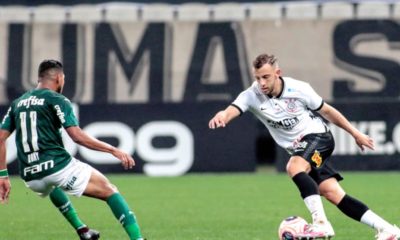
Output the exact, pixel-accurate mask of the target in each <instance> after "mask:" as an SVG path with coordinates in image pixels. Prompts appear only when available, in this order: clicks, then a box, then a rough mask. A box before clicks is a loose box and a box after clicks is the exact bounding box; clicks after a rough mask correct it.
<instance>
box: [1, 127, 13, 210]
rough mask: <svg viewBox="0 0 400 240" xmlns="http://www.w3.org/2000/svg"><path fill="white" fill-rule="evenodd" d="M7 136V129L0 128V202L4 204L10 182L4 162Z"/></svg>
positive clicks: (8, 193) (9, 188)
mask: <svg viewBox="0 0 400 240" xmlns="http://www.w3.org/2000/svg"><path fill="white" fill-rule="evenodd" d="M9 136H10V132H9V131H7V130H4V129H0V171H2V172H3V173H4V174H2V175H1V176H0V203H1V204H5V203H7V202H8V196H9V195H10V190H11V183H10V179H9V177H8V173H7V162H6V141H7V138H8V137H9ZM6 173H7V174H6ZM3 175H7V176H3Z"/></svg>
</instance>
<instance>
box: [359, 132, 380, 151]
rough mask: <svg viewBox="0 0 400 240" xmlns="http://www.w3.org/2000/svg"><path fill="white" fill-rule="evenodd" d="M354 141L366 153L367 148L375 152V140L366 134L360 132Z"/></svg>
mask: <svg viewBox="0 0 400 240" xmlns="http://www.w3.org/2000/svg"><path fill="white" fill-rule="evenodd" d="M354 140H355V141H356V143H357V145H358V147H359V148H360V149H361V150H362V151H364V150H365V147H367V148H369V149H371V150H374V148H375V146H374V140H372V138H371V137H370V136H368V135H366V134H363V133H361V132H358V133H357V134H355V135H354Z"/></svg>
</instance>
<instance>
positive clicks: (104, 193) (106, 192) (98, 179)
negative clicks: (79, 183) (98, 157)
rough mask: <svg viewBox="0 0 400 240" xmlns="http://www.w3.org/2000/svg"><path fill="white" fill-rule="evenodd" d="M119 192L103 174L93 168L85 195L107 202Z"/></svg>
mask: <svg viewBox="0 0 400 240" xmlns="http://www.w3.org/2000/svg"><path fill="white" fill-rule="evenodd" d="M117 191H118V189H117V188H116V187H115V186H114V185H113V184H111V182H110V181H109V180H108V179H107V178H106V177H105V176H104V175H103V174H102V173H101V172H99V171H98V170H96V169H94V168H92V173H91V176H90V179H89V183H88V184H87V186H86V189H85V191H84V192H83V195H85V196H88V197H93V198H98V199H102V200H106V199H107V198H108V197H110V196H111V195H112V194H114V193H116V192H117Z"/></svg>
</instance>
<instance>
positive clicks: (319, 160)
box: [292, 131, 343, 185]
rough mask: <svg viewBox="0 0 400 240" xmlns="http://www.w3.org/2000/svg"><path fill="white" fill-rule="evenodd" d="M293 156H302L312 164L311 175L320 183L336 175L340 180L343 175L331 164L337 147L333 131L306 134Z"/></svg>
mask: <svg viewBox="0 0 400 240" xmlns="http://www.w3.org/2000/svg"><path fill="white" fill-rule="evenodd" d="M298 146H299V147H298V148H295V149H294V153H293V154H292V156H300V157H302V158H304V159H305V160H306V161H307V162H309V163H310V164H311V171H310V173H309V175H310V177H312V178H313V179H314V181H315V182H317V184H318V185H319V184H320V183H321V182H323V181H324V180H326V179H328V178H331V177H334V178H336V179H337V180H338V181H340V180H343V177H342V176H340V174H339V173H338V172H337V171H336V170H335V169H334V168H333V167H332V166H331V165H330V163H329V161H328V160H329V159H330V157H331V155H332V152H333V149H334V148H335V141H334V139H333V136H332V133H331V132H329V131H328V132H325V133H313V134H307V135H306V136H304V137H303V138H302V139H301V141H300V144H298Z"/></svg>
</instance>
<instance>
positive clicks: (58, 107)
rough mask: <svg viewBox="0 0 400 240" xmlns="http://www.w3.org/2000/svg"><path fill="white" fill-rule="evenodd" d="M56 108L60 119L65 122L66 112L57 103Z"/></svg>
mask: <svg viewBox="0 0 400 240" xmlns="http://www.w3.org/2000/svg"><path fill="white" fill-rule="evenodd" d="M54 108H55V109H56V112H57V116H58V118H59V119H60V122H61V123H65V114H64V113H63V111H61V108H60V106H59V105H55V106H54Z"/></svg>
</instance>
